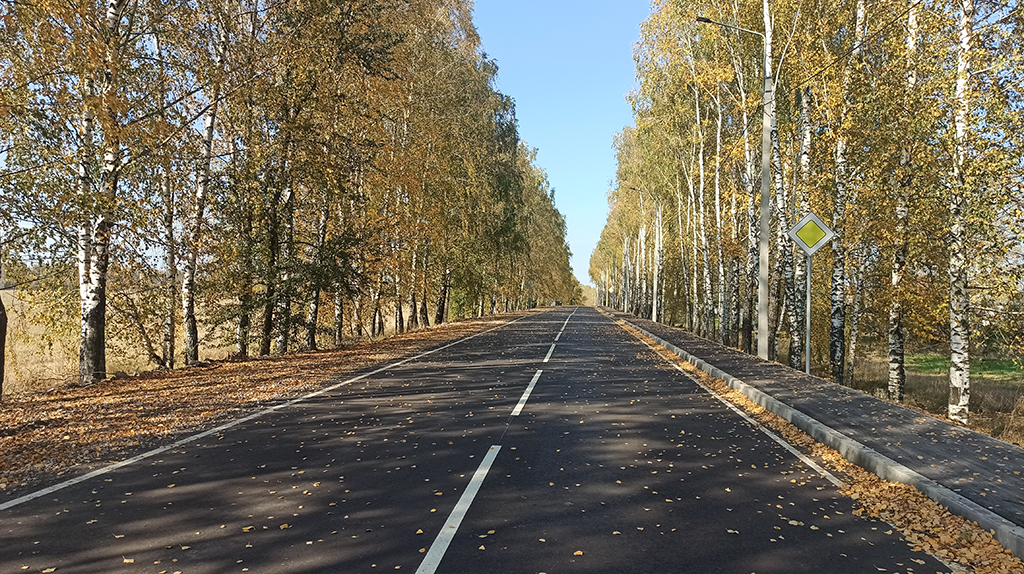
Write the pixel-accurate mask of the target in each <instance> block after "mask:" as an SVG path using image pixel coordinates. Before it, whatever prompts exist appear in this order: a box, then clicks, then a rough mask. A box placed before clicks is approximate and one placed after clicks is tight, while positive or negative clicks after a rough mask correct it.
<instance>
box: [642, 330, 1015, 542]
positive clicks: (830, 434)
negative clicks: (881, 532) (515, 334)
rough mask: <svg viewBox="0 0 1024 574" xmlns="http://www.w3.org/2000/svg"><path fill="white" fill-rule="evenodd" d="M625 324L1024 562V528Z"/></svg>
mask: <svg viewBox="0 0 1024 574" xmlns="http://www.w3.org/2000/svg"><path fill="white" fill-rule="evenodd" d="M623 322H624V323H626V324H627V325H629V326H630V327H632V328H634V329H636V330H637V331H639V332H641V333H643V335H644V336H646V337H648V338H650V339H653V340H654V341H655V342H657V343H658V344H659V345H661V346H662V347H665V348H666V349H668V350H669V351H672V352H673V353H675V354H676V355H678V356H679V357H681V358H682V359H684V360H685V361H687V362H688V363H691V364H692V365H694V366H695V367H697V368H698V369H700V370H701V371H704V372H705V373H707V374H708V375H711V376H712V377H715V378H716V379H721V380H723V381H725V382H726V384H728V385H729V386H730V387H731V388H733V389H735V390H737V391H739V392H741V393H743V394H744V395H746V396H747V398H749V399H750V400H751V401H754V402H755V403H757V404H758V405H760V406H762V407H764V408H765V409H767V410H768V411H769V412H771V413H773V414H775V415H777V416H779V417H780V418H782V419H784V420H785V421H787V422H789V423H790V424H792V425H793V426H795V427H797V428H798V429H800V430H802V431H804V432H805V433H807V434H808V435H810V437H811V438H813V439H814V440H816V441H818V442H820V443H821V444H823V445H825V446H827V447H829V448H832V449H834V450H836V451H837V452H839V453H840V454H841V455H843V457H844V458H846V460H848V461H850V462H852V463H853V464H856V465H857V466H859V467H861V468H863V469H865V470H867V471H868V472H871V473H874V474H875V475H877V476H878V477H879V478H881V479H882V480H889V481H892V482H899V483H902V484H909V485H910V486H913V487H915V488H917V489H918V490H920V491H921V492H922V493H924V495H925V496H927V497H928V498H931V499H932V500H934V501H935V502H937V503H939V504H941V505H942V506H944V507H946V508H947V509H949V511H950V512H952V513H954V514H957V515H959V516H962V517H964V518H966V519H967V520H970V521H972V522H977V523H978V526H980V527H982V528H984V529H985V530H988V531H990V532H992V534H993V536H994V537H995V539H996V540H998V541H999V542H1000V543H1001V544H1002V545H1003V547H1004V548H1006V549H1007V550H1009V551H1010V552H1012V553H1013V555H1014V556H1016V557H1018V558H1024V528H1022V527H1020V526H1018V525H1016V524H1014V523H1012V522H1010V521H1009V520H1006V519H1005V518H1003V517H1001V516H999V515H998V514H996V513H994V512H992V511H990V510H988V509H987V508H985V507H983V506H981V505H979V504H978V503H976V502H973V501H971V500H968V499H967V498H965V497H964V496H961V495H960V494H957V493H956V492H953V491H952V490H950V489H948V488H946V487H945V486H942V485H941V484H939V483H937V482H935V481H934V480H931V479H930V478H927V477H925V476H924V475H922V474H920V473H918V472H916V471H913V470H911V469H909V468H907V467H906V466H904V465H902V464H900V463H898V462H896V461H894V460H892V459H891V458H889V457H887V456H885V455H883V454H880V453H879V452H878V451H876V450H874V449H872V448H871V447H868V446H866V445H864V444H862V443H860V442H859V441H856V440H854V439H852V438H850V437H848V436H846V435H845V434H843V433H840V432H839V431H836V430H835V429H833V428H831V427H829V426H828V425H826V424H824V423H822V422H820V421H818V420H816V419H814V418H811V417H810V416H808V415H806V414H804V413H802V412H800V411H798V410H796V409H794V408H793V407H791V406H789V405H787V404H785V403H783V402H781V401H779V400H777V399H775V398H774V397H772V396H770V395H768V394H767V393H764V392H763V391H761V390H759V389H756V388H754V387H752V386H750V385H748V384H746V383H744V382H743V381H741V380H739V379H737V378H736V377H734V376H732V375H730V374H729V373H726V372H725V371H723V370H721V369H719V368H718V367H716V366H714V365H711V364H710V363H708V362H707V361H704V360H703V359H699V358H697V357H695V356H693V355H691V354H690V353H687V352H686V351H684V350H682V349H680V348H679V347H677V346H675V345H673V344H672V343H669V342H668V341H666V340H664V339H662V338H661V337H658V336H657V335H654V334H653V333H650V332H648V331H647V330H645V329H643V328H641V327H638V326H637V325H634V324H633V323H631V322H629V321H625V320H623Z"/></svg>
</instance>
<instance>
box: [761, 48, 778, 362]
mask: <svg viewBox="0 0 1024 574" xmlns="http://www.w3.org/2000/svg"><path fill="white" fill-rule="evenodd" d="M762 45H763V46H764V44H762ZM764 48H765V52H764V93H763V94H762V97H761V104H762V107H763V112H764V114H763V116H764V119H763V122H762V123H763V132H764V133H763V134H762V136H761V214H760V215H761V227H760V237H758V244H759V245H758V248H759V252H760V257H759V259H758V273H757V356H758V357H760V358H762V359H764V360H768V235H769V233H771V231H770V228H769V221H768V217H769V215H770V213H771V195H770V191H769V182H770V180H771V160H772V157H771V149H772V141H771V140H772V136H771V130H772V128H771V115H772V113H773V111H774V108H775V104H774V101H772V76H771V69H770V68H769V64H768V50H767V46H764ZM769 106H771V107H770V108H769Z"/></svg>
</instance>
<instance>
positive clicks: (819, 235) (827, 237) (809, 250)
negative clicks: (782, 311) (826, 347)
mask: <svg viewBox="0 0 1024 574" xmlns="http://www.w3.org/2000/svg"><path fill="white" fill-rule="evenodd" d="M835 236H836V232H835V231H832V230H831V229H829V226H827V225H825V222H824V221H822V220H821V219H820V218H819V217H818V216H817V215H814V214H813V213H808V214H807V215H805V216H804V218H803V219H801V220H800V221H799V222H797V224H796V225H794V226H793V228H792V229H790V230H789V238H790V239H792V240H793V242H794V243H796V245H797V247H799V248H800V250H801V251H803V252H804V253H805V254H807V317H806V321H805V323H806V325H805V327H806V334H805V336H804V357H805V359H804V372H806V373H807V374H811V274H812V272H813V266H814V252H815V251H817V250H818V249H821V248H822V247H824V246H825V244H826V243H828V242H830V241H832V240H833V239H834V238H835Z"/></svg>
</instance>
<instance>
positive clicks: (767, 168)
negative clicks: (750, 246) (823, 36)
mask: <svg viewBox="0 0 1024 574" xmlns="http://www.w3.org/2000/svg"><path fill="white" fill-rule="evenodd" d="M697 22H698V23H700V24H714V25H715V26H721V27H723V28H729V29H731V30H737V31H739V32H746V33H748V34H755V35H757V36H760V37H761V46H762V48H763V49H764V60H763V61H764V92H763V93H762V94H761V104H762V109H763V111H764V114H763V133H762V135H761V209H760V234H759V237H758V251H759V257H758V265H757V356H758V357H760V358H762V359H765V360H767V359H768V235H769V233H770V229H769V220H768V218H769V216H770V214H771V209H770V208H771V195H770V192H769V181H770V179H771V159H772V158H771V149H772V136H771V118H772V116H774V115H775V98H774V96H773V94H772V92H773V84H772V76H771V64H770V63H769V61H768V58H769V54H768V47H767V40H766V38H765V36H764V34H762V33H760V32H755V31H753V30H747V29H746V28H739V27H736V26H730V25H729V24H723V23H721V22H715V21H714V20H711V19H708V18H705V17H703V16H698V17H697Z"/></svg>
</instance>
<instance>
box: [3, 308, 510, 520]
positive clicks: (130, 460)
mask: <svg viewBox="0 0 1024 574" xmlns="http://www.w3.org/2000/svg"><path fill="white" fill-rule="evenodd" d="M526 317H530V315H523V316H522V317H517V318H515V319H513V320H511V321H509V322H507V323H502V324H501V325H498V326H497V327H492V328H490V329H487V330H486V331H480V332H479V333H473V334H472V335H469V336H466V337H463V338H461V339H459V340H457V341H452V342H451V343H448V344H447V345H444V346H442V347H438V348H436V349H431V350H429V351H424V352H422V353H420V354H418V355H416V356H414V357H409V358H407V359H402V360H401V361H397V362H395V363H391V364H390V365H386V366H383V367H380V368H379V369H375V370H373V371H370V372H369V373H364V374H362V375H359V376H358V377H352V378H351V379H348V380H347V381H344V382H341V383H337V384H334V385H331V386H330V387H326V388H323V389H320V390H318V391H314V392H312V393H309V394H308V395H304V396H301V397H299V398H296V399H292V400H290V401H287V402H284V403H281V404H279V405H275V406H273V407H270V408H267V409H264V410H262V411H259V412H257V413H253V414H251V415H248V416H246V417H243V418H240V419H238V420H234V421H231V422H229V423H225V424H222V425H220V426H218V427H216V428H212V429H210V430H207V431H203V432H201V433H197V434H193V435H190V436H187V437H185V438H183V439H180V440H178V441H176V442H173V443H171V444H169V445H166V446H162V447H159V448H155V449H153V450H150V451H147V452H144V453H142V454H138V455H135V456H133V457H131V458H128V459H125V460H122V461H121V462H116V463H113V464H111V465H108V466H105V467H103V468H99V469H96V470H94V471H92V472H89V473H86V474H83V475H82V476H76V477H75V478H71V479H68V480H65V481H64V482H60V483H58V484H54V485H52V486H48V487H46V488H43V489H41V490H37V491H35V492H30V493H28V494H24V495H22V496H19V497H18V498H14V499H11V500H8V501H7V502H4V503H0V510H7V509H8V508H14V507H15V506H18V505H19V504H24V503H26V502H28V501H30V500H35V499H36V498H39V497H41V496H46V495H48V494H53V493H54V492H57V491H59V490H63V489H65V488H67V487H69V486H74V485H76V484H78V483H80V482H85V481H87V480H90V479H93V478H96V477H97V476H102V475H104V474H107V473H109V472H111V471H114V470H117V469H119V468H122V467H125V466H128V465H131V464H134V463H136V462H139V461H142V460H145V459H147V458H150V457H153V456H156V455H158V454H161V453H164V452H167V451H168V450H171V449H173V448H178V447H180V446H184V445H186V444H188V443H190V442H194V441H197V440H199V439H202V438H206V437H208V436H210V435H212V434H216V433H219V432H221V431H225V430H227V429H229V428H231V427H235V426H238V425H240V424H243V423H247V422H249V421H251V420H253V419H255V418H259V417H262V416H264V415H267V414H270V413H272V412H274V411H276V410H279V409H283V408H286V407H290V406H292V405H295V404H298V403H301V402H303V401H305V400H308V399H311V398H313V397H318V396H320V395H323V394H326V393H330V392H331V391H334V390H336V389H339V388H341V387H344V386H346V385H351V384H352V383H355V382H357V381H361V380H363V379H365V378H368V377H372V376H373V375H376V374H378V373H381V372H383V371H386V370H388V369H393V368H395V367H399V366H401V365H404V364H406V363H409V362H411V361H415V360H416V359H419V358H422V357H426V356H427V355H430V354H433V353H436V352H438V351H443V350H445V349H447V348H449V347H454V346H455V345H458V344H459V343H463V342H465V341H468V340H470V339H473V338H475V337H479V336H480V335H485V334H487V333H490V332H491V331H497V330H498V329H501V328H504V327H507V326H509V325H511V324H512V323H515V322H516V321H519V320H520V319H525V318H526Z"/></svg>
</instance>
